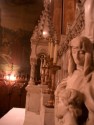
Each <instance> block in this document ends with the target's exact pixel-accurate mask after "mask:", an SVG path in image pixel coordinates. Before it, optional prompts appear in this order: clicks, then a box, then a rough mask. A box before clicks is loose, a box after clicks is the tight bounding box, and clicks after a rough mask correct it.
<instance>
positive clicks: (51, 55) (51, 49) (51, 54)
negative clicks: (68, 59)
mask: <svg viewBox="0 0 94 125" xmlns="http://www.w3.org/2000/svg"><path fill="white" fill-rule="evenodd" d="M53 49H54V46H53V42H51V48H50V58H53Z"/></svg>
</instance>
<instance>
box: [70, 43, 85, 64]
mask: <svg viewBox="0 0 94 125" xmlns="http://www.w3.org/2000/svg"><path fill="white" fill-rule="evenodd" d="M72 56H73V59H74V62H75V63H76V65H78V66H84V62H85V51H84V50H82V49H81V48H80V46H79V45H78V46H72Z"/></svg>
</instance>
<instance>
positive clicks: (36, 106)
mask: <svg viewBox="0 0 94 125" xmlns="http://www.w3.org/2000/svg"><path fill="white" fill-rule="evenodd" d="M26 90H27V95H26V111H31V112H34V113H37V114H40V99H41V86H40V85H28V86H27V87H26Z"/></svg>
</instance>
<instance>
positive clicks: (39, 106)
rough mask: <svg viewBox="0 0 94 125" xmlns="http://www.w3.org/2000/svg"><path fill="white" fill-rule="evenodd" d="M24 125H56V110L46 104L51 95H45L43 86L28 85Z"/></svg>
mask: <svg viewBox="0 0 94 125" xmlns="http://www.w3.org/2000/svg"><path fill="white" fill-rule="evenodd" d="M26 90H27V97H26V111H25V121H24V125H54V124H55V123H54V121H55V120H54V108H47V107H45V104H46V103H47V102H48V100H49V98H50V94H43V93H42V88H41V86H36V85H32V86H30V85H28V86H27V88H26Z"/></svg>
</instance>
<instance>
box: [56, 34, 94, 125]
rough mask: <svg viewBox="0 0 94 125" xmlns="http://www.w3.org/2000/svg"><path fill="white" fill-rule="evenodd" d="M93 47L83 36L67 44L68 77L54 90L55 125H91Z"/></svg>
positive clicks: (93, 111) (93, 107)
mask: <svg viewBox="0 0 94 125" xmlns="http://www.w3.org/2000/svg"><path fill="white" fill-rule="evenodd" d="M92 52H93V47H92V43H91V41H90V40H89V39H88V38H87V37H84V36H81V37H76V38H74V39H73V40H72V41H71V42H70V43H69V64H68V73H69V75H68V77H67V78H66V79H64V80H62V82H61V83H60V84H59V85H58V86H57V88H56V91H55V114H56V119H57V123H56V124H58V125H94V71H93V68H92V67H93V61H92V56H93V55H92Z"/></svg>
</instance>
